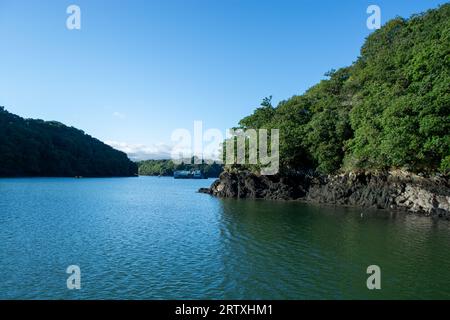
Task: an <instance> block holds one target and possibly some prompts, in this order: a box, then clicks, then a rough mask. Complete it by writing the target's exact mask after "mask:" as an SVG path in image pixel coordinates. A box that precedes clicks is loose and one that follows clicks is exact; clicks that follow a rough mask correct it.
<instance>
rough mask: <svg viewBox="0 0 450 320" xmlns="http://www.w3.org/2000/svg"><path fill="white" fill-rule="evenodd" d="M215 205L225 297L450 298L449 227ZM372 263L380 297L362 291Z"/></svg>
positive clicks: (404, 219) (401, 218)
mask: <svg viewBox="0 0 450 320" xmlns="http://www.w3.org/2000/svg"><path fill="white" fill-rule="evenodd" d="M221 205H222V210H221V211H222V215H221V217H220V221H221V224H220V231H221V235H222V237H221V242H222V250H223V251H222V259H223V260H222V261H223V265H224V270H225V274H224V279H223V281H224V285H225V286H228V287H229V288H230V290H227V291H226V292H229V295H226V297H227V298H238V297H252V298H265V297H272V298H276V299H278V298H280V299H293V298H294V299H297V298H298V299H308V298H317V299H351V298H360V299H363V298H450V276H449V275H447V274H444V273H445V271H444V270H448V268H449V267H450V252H449V248H450V233H449V224H448V222H443V221H433V220H432V219H429V218H423V217H418V216H410V215H404V214H394V213H389V212H387V211H378V210H377V211H370V210H361V209H354V208H353V209H350V208H333V207H317V206H311V205H306V204H301V203H294V202H289V203H284V202H267V201H240V200H223V201H221ZM373 264H376V265H379V266H380V268H381V271H382V290H380V291H369V290H367V287H366V279H367V277H368V275H367V274H366V268H367V267H368V266H369V265H373ZM231 287H237V288H239V291H238V294H237V295H236V291H233V290H231ZM256 288H258V289H257V290H256Z"/></svg>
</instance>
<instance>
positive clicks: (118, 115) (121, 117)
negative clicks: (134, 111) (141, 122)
mask: <svg viewBox="0 0 450 320" xmlns="http://www.w3.org/2000/svg"><path fill="white" fill-rule="evenodd" d="M112 115H113V117H115V118H119V119H125V117H126V115H125V114H123V113H120V112H118V111H114V112H113V114H112Z"/></svg>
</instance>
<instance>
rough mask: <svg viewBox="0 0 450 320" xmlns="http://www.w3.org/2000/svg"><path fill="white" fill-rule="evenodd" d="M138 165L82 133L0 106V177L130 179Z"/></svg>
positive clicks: (58, 123) (60, 124) (123, 154)
mask: <svg viewBox="0 0 450 320" xmlns="http://www.w3.org/2000/svg"><path fill="white" fill-rule="evenodd" d="M137 172H138V170H137V165H136V164H135V163H134V162H132V161H131V160H130V159H128V156H127V155H126V154H125V153H124V152H121V151H118V150H115V149H113V148H112V147H110V146H108V145H106V144H105V143H103V142H101V141H100V140H97V139H95V138H93V137H91V136H89V135H87V134H86V133H84V132H83V131H81V130H79V129H76V128H73V127H68V126H66V125H64V124H62V123H60V122H57V121H43V120H38V119H24V118H21V117H19V116H17V115H14V114H12V113H10V112H8V111H6V110H5V108H4V107H0V177H132V176H136V175H137Z"/></svg>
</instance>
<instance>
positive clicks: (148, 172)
mask: <svg viewBox="0 0 450 320" xmlns="http://www.w3.org/2000/svg"><path fill="white" fill-rule="evenodd" d="M190 163H192V159H191V160H187V161H186V163H182V164H178V165H177V164H175V163H173V161H172V160H146V161H140V162H138V167H139V174H140V175H142V176H173V172H174V171H176V170H200V171H201V172H202V173H203V174H204V175H205V176H206V177H208V178H217V177H219V175H220V173H221V172H222V171H223V165H221V164H217V163H213V164H207V163H203V164H190Z"/></svg>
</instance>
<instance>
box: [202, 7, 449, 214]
mask: <svg viewBox="0 0 450 320" xmlns="http://www.w3.org/2000/svg"><path fill="white" fill-rule="evenodd" d="M325 76H326V77H327V79H325V80H322V81H321V82H320V83H318V84H317V85H315V86H313V87H312V88H310V89H309V90H307V91H306V92H305V93H304V94H303V95H300V96H293V97H292V98H290V99H288V100H284V101H281V102H280V103H279V104H278V105H277V106H276V107H274V106H272V102H271V97H268V98H265V99H264V100H263V102H262V103H261V107H259V108H257V109H256V110H255V111H254V112H253V114H251V115H249V116H247V117H245V118H244V119H242V120H241V121H240V122H239V127H238V128H239V129H243V130H244V131H245V130H247V129H261V128H264V129H268V130H270V129H279V130H280V172H279V174H278V175H276V176H262V175H261V174H260V169H261V167H260V165H228V166H226V167H225V172H224V173H223V174H221V176H220V178H219V179H218V180H216V181H215V182H214V183H213V184H212V186H211V187H210V188H203V189H200V190H199V191H200V192H203V193H208V194H211V195H214V196H218V197H230V198H254V199H257V198H261V199H284V200H291V199H303V200H306V201H310V202H319V203H329V204H342V205H356V206H361V207H377V208H383V209H402V210H406V211H409V212H416V213H421V214H425V215H431V216H438V217H447V218H449V217H450V213H449V210H450V209H449V208H450V189H449V179H448V177H449V173H450V4H448V3H447V4H444V5H442V6H440V7H439V8H437V9H433V10H428V11H427V12H425V13H422V14H416V15H413V16H412V17H411V18H409V19H403V18H400V17H398V18H395V19H393V20H391V21H389V22H387V23H386V24H385V25H384V26H383V27H382V28H381V29H379V30H377V31H375V32H373V33H372V34H371V35H370V36H369V37H368V38H367V39H366V41H365V43H364V45H363V46H362V48H361V53H360V56H359V57H358V58H357V60H356V61H355V62H354V63H353V64H352V65H351V66H349V67H345V68H341V69H339V70H331V71H329V72H327V73H326V74H325ZM232 139H234V138H232Z"/></svg>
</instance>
